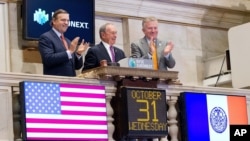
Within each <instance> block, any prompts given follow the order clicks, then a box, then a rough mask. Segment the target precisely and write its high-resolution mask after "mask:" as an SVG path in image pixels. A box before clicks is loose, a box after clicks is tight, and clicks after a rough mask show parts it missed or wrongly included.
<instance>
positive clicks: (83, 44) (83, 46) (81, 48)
mask: <svg viewBox="0 0 250 141" xmlns="http://www.w3.org/2000/svg"><path fill="white" fill-rule="evenodd" d="M88 47H89V43H88V42H84V39H82V42H81V44H80V45H79V47H78V49H77V51H76V53H77V54H78V55H81V54H82V53H83V52H85V51H86V50H87V48H88Z"/></svg>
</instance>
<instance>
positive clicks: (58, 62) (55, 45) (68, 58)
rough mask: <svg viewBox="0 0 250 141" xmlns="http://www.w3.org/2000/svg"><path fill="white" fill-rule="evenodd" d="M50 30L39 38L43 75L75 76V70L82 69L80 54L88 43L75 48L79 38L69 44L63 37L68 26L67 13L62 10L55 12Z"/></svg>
mask: <svg viewBox="0 0 250 141" xmlns="http://www.w3.org/2000/svg"><path fill="white" fill-rule="evenodd" d="M51 25H52V29H51V30H50V31H48V32H46V33H44V34H42V35H41V36H40V38H39V43H38V48H39V51H40V54H41V57H42V63H43V73H44V74H45V75H59V76H76V72H75V70H77V69H80V68H82V66H83V61H82V53H83V52H84V51H85V50H86V49H87V48H88V46H89V43H84V40H83V41H82V43H81V44H80V45H79V46H78V47H77V44H78V40H79V37H76V38H75V39H73V41H72V42H71V41H70V40H69V39H67V38H66V37H64V35H63V34H64V33H65V32H66V30H67V29H68V25H69V13H68V12H67V11H65V10H63V9H59V10H57V11H55V13H54V15H53V17H52V21H51Z"/></svg>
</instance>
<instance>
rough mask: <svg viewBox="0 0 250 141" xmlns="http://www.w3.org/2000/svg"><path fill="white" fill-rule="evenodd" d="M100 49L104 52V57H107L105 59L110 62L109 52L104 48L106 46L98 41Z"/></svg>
mask: <svg viewBox="0 0 250 141" xmlns="http://www.w3.org/2000/svg"><path fill="white" fill-rule="evenodd" d="M99 47H100V50H101V52H104V54H103V55H105V58H109V59H108V60H107V61H108V62H111V58H110V56H109V53H108V51H107V50H106V48H105V46H104V45H103V43H102V42H101V43H100V46H99Z"/></svg>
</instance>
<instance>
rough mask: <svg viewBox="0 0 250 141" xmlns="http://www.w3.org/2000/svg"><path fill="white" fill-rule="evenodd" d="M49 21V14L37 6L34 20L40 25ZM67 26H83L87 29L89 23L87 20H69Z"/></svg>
mask: <svg viewBox="0 0 250 141" xmlns="http://www.w3.org/2000/svg"><path fill="white" fill-rule="evenodd" d="M53 14H54V12H52V13H51V17H52V16H53ZM48 21H49V14H46V11H45V10H42V9H41V8H39V9H38V10H35V13H34V22H37V23H38V24H40V25H43V24H45V23H46V22H48ZM69 26H70V27H74V28H85V29H89V27H88V26H89V23H88V22H82V21H69Z"/></svg>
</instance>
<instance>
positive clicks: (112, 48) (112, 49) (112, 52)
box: [109, 46, 115, 62]
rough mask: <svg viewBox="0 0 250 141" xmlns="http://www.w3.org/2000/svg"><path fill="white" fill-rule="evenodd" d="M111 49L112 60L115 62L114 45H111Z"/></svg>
mask: <svg viewBox="0 0 250 141" xmlns="http://www.w3.org/2000/svg"><path fill="white" fill-rule="evenodd" d="M109 49H110V52H111V60H112V62H115V52H114V47H112V46H110V47H109Z"/></svg>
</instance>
